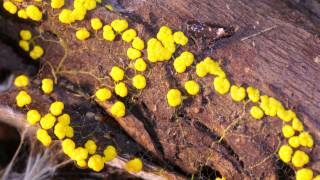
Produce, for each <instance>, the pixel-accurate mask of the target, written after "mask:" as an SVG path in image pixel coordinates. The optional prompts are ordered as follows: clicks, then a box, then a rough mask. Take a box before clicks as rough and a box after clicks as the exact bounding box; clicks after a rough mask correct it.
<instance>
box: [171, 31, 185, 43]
mask: <svg viewBox="0 0 320 180" xmlns="http://www.w3.org/2000/svg"><path fill="white" fill-rule="evenodd" d="M173 39H174V42H175V43H177V44H180V45H182V46H184V45H186V44H187V43H188V38H187V36H186V35H185V34H184V33H183V32H181V31H178V32H175V33H174V34H173Z"/></svg>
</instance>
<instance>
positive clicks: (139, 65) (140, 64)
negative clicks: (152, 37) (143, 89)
mask: <svg viewBox="0 0 320 180" xmlns="http://www.w3.org/2000/svg"><path fill="white" fill-rule="evenodd" d="M134 69H135V70H137V71H140V72H144V71H145V70H146V69H147V63H146V62H145V61H144V60H143V59H142V58H138V59H137V60H136V61H135V62H134Z"/></svg>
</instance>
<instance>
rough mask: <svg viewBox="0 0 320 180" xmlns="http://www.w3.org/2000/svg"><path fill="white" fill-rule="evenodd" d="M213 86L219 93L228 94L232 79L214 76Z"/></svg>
mask: <svg viewBox="0 0 320 180" xmlns="http://www.w3.org/2000/svg"><path fill="white" fill-rule="evenodd" d="M213 86H214V89H215V90H216V91H217V92H218V93H219V94H226V93H228V92H229V89H230V81H229V80H228V79H227V78H224V77H216V78H214V81H213Z"/></svg>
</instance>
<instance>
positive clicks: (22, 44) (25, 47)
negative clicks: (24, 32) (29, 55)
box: [19, 40, 30, 51]
mask: <svg viewBox="0 0 320 180" xmlns="http://www.w3.org/2000/svg"><path fill="white" fill-rule="evenodd" d="M19 46H20V47H21V49H23V50H24V51H29V50H30V44H29V42H28V41H25V40H20V41H19Z"/></svg>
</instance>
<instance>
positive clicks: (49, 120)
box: [40, 113, 56, 130]
mask: <svg viewBox="0 0 320 180" xmlns="http://www.w3.org/2000/svg"><path fill="white" fill-rule="evenodd" d="M55 123H56V117H54V116H53V115H52V114H50V113H48V114H46V115H44V116H43V117H42V118H41V120H40V125H41V127H42V129H45V130H48V129H51V128H52V127H53V126H54V124H55Z"/></svg>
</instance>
